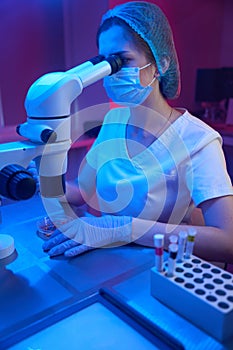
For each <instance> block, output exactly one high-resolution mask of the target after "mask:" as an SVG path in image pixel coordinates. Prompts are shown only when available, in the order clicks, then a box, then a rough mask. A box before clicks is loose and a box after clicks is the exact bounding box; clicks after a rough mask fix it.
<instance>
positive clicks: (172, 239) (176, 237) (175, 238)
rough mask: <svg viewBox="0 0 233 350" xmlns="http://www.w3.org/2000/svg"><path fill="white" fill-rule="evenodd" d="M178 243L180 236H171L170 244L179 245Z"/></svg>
mask: <svg viewBox="0 0 233 350" xmlns="http://www.w3.org/2000/svg"><path fill="white" fill-rule="evenodd" d="M177 241H178V236H177V235H171V236H169V242H170V243H171V244H172V243H177Z"/></svg>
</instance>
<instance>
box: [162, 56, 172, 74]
mask: <svg viewBox="0 0 233 350" xmlns="http://www.w3.org/2000/svg"><path fill="white" fill-rule="evenodd" d="M170 62H171V59H170V57H169V56H163V58H162V59H161V61H160V65H161V68H162V74H165V73H166V71H167V70H168V68H169V66H170Z"/></svg>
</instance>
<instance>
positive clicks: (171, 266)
mask: <svg viewBox="0 0 233 350" xmlns="http://www.w3.org/2000/svg"><path fill="white" fill-rule="evenodd" d="M168 251H169V257H168V266H167V276H168V277H172V276H174V271H175V266H176V256H177V251H178V245H177V244H175V243H171V244H169V246H168Z"/></svg>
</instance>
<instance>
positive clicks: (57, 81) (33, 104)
mask: <svg viewBox="0 0 233 350" xmlns="http://www.w3.org/2000/svg"><path fill="white" fill-rule="evenodd" d="M121 66H122V61H121V59H120V57H118V56H117V55H112V56H109V57H108V58H106V59H105V60H104V61H102V62H100V63H97V64H96V65H92V64H91V65H90V67H88V68H84V69H81V70H79V69H78V67H77V68H76V70H75V69H74V68H73V69H71V70H70V71H71V72H72V71H73V73H70V71H66V72H54V73H48V74H45V75H44V76H42V77H41V78H39V79H38V80H36V81H35V82H34V83H33V84H32V86H31V87H30V88H29V90H28V93H27V96H26V99H25V109H26V112H27V115H28V117H37V118H46V117H47V118H54V117H58V116H68V115H70V106H71V104H72V102H73V101H74V100H75V98H76V97H78V96H79V95H80V94H81V93H82V90H83V88H84V87H87V86H89V85H91V84H93V83H95V82H97V81H98V80H100V79H102V78H104V77H105V76H107V75H111V74H113V73H115V72H117V71H118V70H120V69H121Z"/></svg>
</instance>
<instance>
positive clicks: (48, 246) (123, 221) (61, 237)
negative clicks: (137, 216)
mask: <svg viewBox="0 0 233 350" xmlns="http://www.w3.org/2000/svg"><path fill="white" fill-rule="evenodd" d="M61 232H62V233H61ZM131 233H132V218H131V217H128V216H114V215H105V216H102V217H82V218H78V219H75V220H73V221H70V222H68V223H67V224H65V225H62V226H61V227H60V228H59V230H56V231H55V232H54V233H53V234H52V236H51V238H50V239H49V240H48V241H46V242H45V243H44V244H43V249H44V251H48V254H49V255H50V256H55V255H60V254H64V255H65V256H67V257H72V256H76V255H79V254H81V253H83V252H85V251H87V250H91V249H94V248H98V247H102V246H105V245H109V244H113V243H116V242H124V243H129V242H131Z"/></svg>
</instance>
